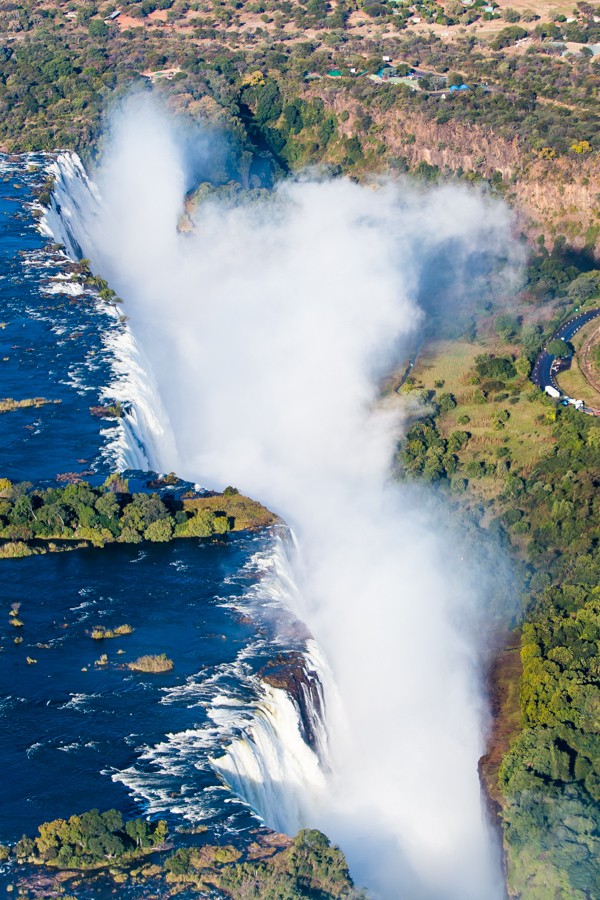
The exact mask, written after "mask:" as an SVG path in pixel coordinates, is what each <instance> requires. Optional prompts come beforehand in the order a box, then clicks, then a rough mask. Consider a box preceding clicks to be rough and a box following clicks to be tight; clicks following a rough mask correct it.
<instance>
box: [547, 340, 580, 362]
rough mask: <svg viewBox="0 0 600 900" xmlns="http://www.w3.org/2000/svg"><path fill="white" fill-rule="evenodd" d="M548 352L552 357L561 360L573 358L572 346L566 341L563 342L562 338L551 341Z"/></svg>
mask: <svg viewBox="0 0 600 900" xmlns="http://www.w3.org/2000/svg"><path fill="white" fill-rule="evenodd" d="M546 350H547V351H548V353H550V355H551V356H556V357H557V358H560V359H565V358H569V357H571V356H573V348H572V346H571V345H570V344H568V343H567V342H566V341H563V340H561V339H560V338H556V339H555V340H553V341H549V342H548V346H547V347H546Z"/></svg>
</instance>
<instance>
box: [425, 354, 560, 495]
mask: <svg viewBox="0 0 600 900" xmlns="http://www.w3.org/2000/svg"><path fill="white" fill-rule="evenodd" d="M509 352H510V348H509V347H506V346H505V345H504V344H500V343H493V344H492V345H488V344H486V345H485V346H483V345H481V344H474V343H470V342H467V341H452V342H451V341H435V342H432V343H430V344H428V345H427V346H426V347H425V348H424V350H423V352H422V354H421V356H420V357H419V359H418V360H417V362H416V364H415V368H414V371H413V377H414V378H415V382H416V384H417V385H418V386H422V387H424V388H427V389H429V390H436V391H438V393H439V392H440V391H443V392H449V393H452V394H454V396H455V398H456V401H457V404H458V405H457V407H456V408H455V409H452V410H450V411H449V412H447V413H445V414H444V415H442V416H440V419H439V425H440V431H441V433H442V434H443V435H444V437H447V436H448V435H449V434H450V433H451V432H452V431H456V430H459V429H465V430H466V431H468V432H469V433H470V434H471V439H470V440H469V443H468V444H467V445H466V447H465V448H464V450H463V451H462V452H461V459H462V460H463V462H465V463H468V462H469V461H470V460H484V459H486V458H493V459H496V457H497V451H498V450H499V449H500V448H502V447H505V448H506V449H507V450H508V451H509V454H510V458H511V460H512V461H513V464H514V466H515V467H518V468H522V469H524V470H525V471H528V470H530V469H531V468H532V467H533V466H534V465H535V464H536V463H537V462H538V460H539V459H541V458H542V457H543V456H545V455H546V453H547V452H548V450H549V449H550V448H551V447H552V446H553V444H554V442H555V441H554V438H553V436H552V431H551V426H552V420H553V417H552V411H551V410H548V409H547V408H546V407H545V406H544V405H542V402H541V401H536V400H535V399H533V400H530V399H528V397H529V396H531V395H532V385H531V382H530V381H529V379H527V378H518V377H517V378H514V379H512V380H511V381H510V382H509V383H508V388H509V391H508V392H509V397H508V398H506V399H505V400H503V401H501V402H495V400H494V399H493V398H492V397H489V398H488V400H487V401H486V402H484V403H478V402H476V397H477V394H478V390H479V387H480V386H479V385H473V384H471V383H470V380H471V375H472V374H473V370H474V366H475V357H476V356H478V355H479V354H481V353H495V354H496V355H503V354H504V353H506V354H507V355H508V353H509ZM513 353H514V348H513ZM442 381H443V383H444V384H443V387H441V388H439V387H436V382H438V384H439V382H442ZM501 409H504V410H507V411H508V413H509V415H510V418H509V420H508V421H507V422H506V424H505V427H504V428H502V429H498V430H496V429H495V428H494V424H493V419H492V417H493V415H494V413H497V412H498V411H499V410H501ZM463 416H468V418H469V421H468V422H467V423H461V422H460V421H459V419H460V418H461V417H463ZM488 481H489V482H490V483H489V484H486V482H488ZM494 481H495V479H482V481H481V485H480V488H481V489H480V490H479V493H481V494H484V495H488V496H493V495H494V493H495V492H496V491H497V485H496V486H494V484H493V482H494Z"/></svg>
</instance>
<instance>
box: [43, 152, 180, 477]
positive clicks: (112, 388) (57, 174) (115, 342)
mask: <svg viewBox="0 0 600 900" xmlns="http://www.w3.org/2000/svg"><path fill="white" fill-rule="evenodd" d="M47 172H48V174H49V175H51V176H52V177H53V179H54V190H53V194H52V199H51V203H50V206H49V207H48V209H47V210H46V211H45V212H44V215H43V216H42V218H41V220H40V226H39V227H40V230H41V231H42V233H43V234H45V235H46V236H47V237H49V238H51V239H52V240H53V241H54V242H55V243H57V244H60V245H62V246H63V247H64V250H65V253H66V254H67V256H68V257H69V258H70V259H71V260H72V261H73V262H77V261H79V260H81V259H83V258H85V259H88V260H90V261H91V263H92V266H93V268H94V271H95V272H98V271H99V267H100V268H101V257H99V255H98V251H97V248H96V246H95V244H94V239H93V236H92V234H91V230H90V223H91V222H93V221H94V220H95V219H96V218H97V217H98V215H99V213H100V211H101V208H102V198H101V196H100V193H99V191H98V188H97V187H96V185H95V184H94V182H93V181H92V179H91V178H89V177H88V175H87V173H86V171H85V168H84V166H83V163H82V162H81V160H80V158H79V157H78V156H77V154H76V153H71V152H68V153H60V154H58V155H57V156H56V158H55V159H53V160H52V161H51V162H50V163H49V165H48V166H47ZM114 311H115V315H117V316H119V315H121V309H120V308H119V307H117V305H116V304H115V310H114ZM123 312H124V310H123ZM122 318H123V320H124V321H123V322H122V327H121V328H118V329H110V330H109V331H107V333H106V334H105V335H104V336H103V339H104V343H105V346H106V348H107V350H108V351H109V353H110V357H111V370H112V378H111V382H110V384H109V385H106V386H105V388H104V389H103V391H102V392H101V398H102V399H104V400H107V401H109V402H112V403H114V402H115V401H120V402H121V403H122V404H123V410H124V415H123V416H122V417H121V418H120V419H119V420H118V422H117V425H118V429H117V436H116V438H113V439H112V440H111V442H110V444H109V446H108V448H107V451H106V453H105V456H106V457H107V458H108V461H109V463H110V464H112V465H113V466H114V467H115V468H116V469H119V470H121V471H122V470H124V469H140V470H144V469H156V470H161V468H162V466H163V465H164V466H165V467H168V466H169V459H172V458H173V455H174V454H173V442H172V436H171V432H170V429H169V419H168V416H167V413H166V410H165V409H164V407H163V404H162V403H161V400H160V396H159V392H158V389H157V386H156V381H155V379H154V377H153V374H152V369H151V366H150V365H149V363H148V360H147V359H146V357H145V355H144V353H143V350H142V349H141V347H140V346H139V344H138V342H137V341H136V340H135V337H134V335H133V333H132V331H131V329H130V328H129V327H128V326H127V323H126V316H122ZM166 470H168V468H167V469H166Z"/></svg>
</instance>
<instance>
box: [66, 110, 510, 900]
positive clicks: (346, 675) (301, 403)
mask: <svg viewBox="0 0 600 900" xmlns="http://www.w3.org/2000/svg"><path fill="white" fill-rule="evenodd" d="M67 180H68V179H67ZM99 184H100V188H101V198H100V203H99V204H98V202H97V197H95V198H94V200H93V203H92V200H91V199H90V201H89V202H90V208H89V209H86V208H85V204H82V205H78V214H82V218H83V221H82V223H81V227H79V228H77V227H76V236H77V243H78V244H79V245H80V246H81V248H82V251H83V252H84V253H85V255H86V256H88V257H89V258H91V259H92V262H93V264H94V266H95V269H96V270H97V271H98V272H99V273H100V274H102V275H103V276H104V277H107V278H108V279H109V281H110V283H111V285H112V286H113V287H115V289H117V290H118V291H119V293H121V294H122V295H123V296H124V297H125V298H126V300H127V312H128V314H129V315H130V318H131V328H132V331H133V334H134V335H135V336H136V339H137V342H138V344H139V345H141V346H142V347H143V349H144V354H145V359H146V360H147V363H148V365H149V367H150V371H151V372H152V373H153V376H154V378H155V380H156V388H157V390H158V392H159V395H160V398H161V402H162V406H163V409H166V410H167V411H168V416H169V417H168V419H166V418H165V419H162V414H161V421H162V422H163V424H164V425H165V432H167V433H166V434H164V435H163V436H161V437H160V438H159V439H158V440H156V441H155V452H156V456H157V458H158V459H159V460H160V465H161V467H162V468H167V467H168V468H174V469H177V471H178V472H179V473H180V474H182V475H184V476H186V477H189V478H193V479H195V480H197V479H198V478H201V479H202V480H203V481H205V482H206V481H208V480H211V481H212V483H214V484H217V485H218V484H220V485H225V484H227V483H231V482H233V483H237V484H238V485H239V486H240V487H242V488H244V489H245V490H247V491H248V492H251V493H254V494H255V495H257V496H259V497H260V498H261V499H263V500H265V501H266V502H267V503H269V504H270V505H271V506H274V507H275V508H277V509H279V510H281V511H282V512H283V514H284V515H285V517H286V518H287V519H288V520H289V521H291V522H292V524H293V526H294V530H295V531H296V532H297V534H298V538H299V544H300V550H301V554H300V556H301V559H300V562H299V564H298V566H297V574H296V575H295V578H296V579H299V590H297V589H296V588H293V589H292V593H294V594H295V597H294V600H293V604H294V605H298V606H299V608H300V605H301V608H300V612H301V614H302V618H304V619H305V620H306V621H308V623H309V625H310V627H311V629H312V631H313V632H314V633H315V636H316V638H317V639H318V641H319V643H320V644H321V645H322V646H323V647H324V649H325V651H326V654H327V659H328V663H329V664H330V665H331V668H332V671H333V674H334V677H335V682H336V690H338V691H339V699H340V703H339V707H338V706H337V704H334V705H333V708H331V707H330V705H329V704H326V705H327V712H328V743H329V750H330V754H331V760H332V772H331V773H329V774H328V773H325V772H324V771H323V769H321V770H320V771H319V769H318V768H317V769H314V768H312V762H313V761H315V760H316V757H315V758H314V759H313V757H311V756H307V755H306V754H305V753H304V751H303V750H302V749H301V748H299V747H298V746H297V745H296V744H295V740H296V732H300V727H299V718H298V716H297V714H295V720H296V725H295V726H293V719H294V715H292V713H293V712H294V710H293V706H292V704H291V701H288V700H286V701H285V702H284V701H282V702H281V703H280V702H279V700H281V698H277V694H276V699H277V702H275V700H274V698H273V696H272V695H271V696H269V694H268V692H267V695H266V697H265V700H264V701H263V703H262V706H260V704H259V707H260V708H259V709H258V710H257V716H256V718H254V719H253V722H252V726H251V729H249V730H248V732H246V734H245V735H241V737H240V741H239V743H238V744H235V745H234V746H232V747H231V748H230V749H229V751H228V753H227V754H226V755H225V757H224V758H221V760H220V761H219V762H216V763H215V764H217V765H220V766H221V771H223V772H224V773H226V774H227V776H228V777H229V778H230V779H231V781H232V782H234V783H235V784H237V788H238V789H239V790H243V791H245V792H246V793H247V794H249V795H250V796H251V797H252V799H253V801H254V802H255V803H257V804H259V803H260V804H263V808H261V809H260V810H259V811H260V812H261V814H262V815H263V816H264V817H265V819H266V818H267V810H268V809H269V808H270V807H272V806H273V805H274V803H275V801H274V799H273V798H277V799H276V802H277V804H278V805H279V804H280V803H281V804H282V805H281V810H282V811H283V812H284V813H285V815H286V816H288V817H289V821H288V822H287V824H285V823H283V824H285V827H286V829H291V830H293V828H295V827H296V824H297V823H298V822H302V824H306V825H313V826H316V827H323V828H324V829H325V830H326V831H327V832H328V833H330V834H331V836H332V837H334V838H335V839H337V840H339V841H340V842H341V843H342V847H343V849H345V850H346V851H347V853H348V855H349V858H350V862H351V865H352V867H353V871H354V872H355V873H356V874H357V877H358V878H359V880H363V879H364V880H365V881H366V882H367V883H368V884H369V886H370V887H371V888H372V889H374V890H375V891H376V892H378V894H379V895H381V896H382V897H388V898H392V897H393V898H395V897H397V896H399V895H402V894H404V895H405V896H408V897H410V898H411V900H417V898H427V900H432V898H433V900H457V898H461V900H483V898H484V897H485V898H486V900H488V898H489V900H491V898H495V897H497V896H500V894H501V887H500V874H499V869H498V866H497V859H496V858H495V854H494V849H493V847H492V846H491V843H490V839H489V836H488V834H487V833H486V829H485V826H484V824H483V821H482V810H481V802H480V796H479V784H478V778H477V768H476V766H477V759H478V756H479V755H480V753H481V751H482V747H483V737H482V731H483V727H484V726H483V721H484V705H483V701H482V699H481V690H480V686H479V680H478V677H479V676H478V666H477V652H476V647H477V639H476V634H475V632H476V621H477V620H476V617H475V616H474V615H473V609H474V607H476V604H477V602H478V601H479V596H480V594H479V591H478V587H477V584H476V582H477V573H475V577H473V578H469V571H470V570H471V569H473V568H474V567H475V560H473V559H470V560H468V561H467V562H463V561H462V560H461V559H460V558H458V557H457V554H456V553H455V552H453V550H454V548H453V547H452V546H448V545H447V543H446V542H445V540H444V538H443V536H442V535H441V533H440V531H439V529H438V527H437V523H436V521H435V519H434V518H432V516H431V515H430V514H429V513H428V511H427V509H426V508H425V507H424V506H423V504H422V503H420V502H416V501H415V499H414V497H413V496H412V495H411V494H410V493H409V492H407V491H405V490H402V489H399V488H398V487H394V486H392V485H390V484H389V482H388V475H387V473H388V470H389V462H390V457H391V455H392V452H393V447H394V442H395V439H396V436H397V434H398V415H397V412H394V410H391V409H389V408H387V407H383V408H382V407H377V392H378V387H377V380H378V377H379V376H381V375H382V374H384V373H385V372H386V371H387V366H388V365H389V361H390V359H391V358H392V357H393V353H394V350H395V348H396V347H397V344H398V341H399V339H401V338H402V336H403V335H406V334H407V333H408V332H409V331H410V330H411V329H412V328H414V326H415V324H416V322H417V321H418V318H419V312H418V309H417V307H416V304H415V297H416V296H417V294H418V290H419V285H420V284H421V283H422V282H423V281H425V280H429V281H431V279H432V278H433V279H434V276H435V271H436V266H437V267H439V269H440V271H443V273H444V275H447V274H448V272H450V271H451V272H453V273H454V275H453V277H454V289H455V291H456V292H460V291H461V290H462V282H461V278H470V277H472V275H471V273H470V272H469V270H468V264H469V260H470V259H471V258H472V257H473V255H474V254H476V253H477V252H482V251H483V250H486V251H489V252H491V253H492V254H493V255H495V256H497V257H498V258H501V257H502V256H503V255H506V254H507V253H509V252H510V251H511V248H512V245H511V243H510V237H509V219H508V216H507V214H506V212H505V211H504V210H503V209H502V207H500V206H498V205H492V204H489V203H486V202H484V201H482V200H481V199H480V198H478V197H475V196H473V195H472V194H469V193H467V192H464V191H460V190H458V189H455V188H452V189H446V190H440V191H437V192H431V193H426V194H423V193H418V192H414V191H412V190H410V189H409V188H408V187H405V188H404V189H403V193H398V191H397V189H395V188H392V187H389V186H383V187H381V188H380V189H379V190H378V191H370V190H368V189H365V188H361V187H359V186H356V185H352V184H349V183H348V182H345V181H343V180H340V181H337V182H332V183H327V182H312V183H311V182H307V183H299V184H298V183H296V184H291V185H288V186H283V187H282V188H280V189H279V190H278V191H277V192H276V202H275V204H270V205H264V204H263V205H258V206H254V207H250V208H242V209H233V210H232V209H229V210H224V209H221V208H219V207H218V206H215V205H212V206H210V205H209V206H207V207H205V208H204V210H203V213H202V219H201V222H200V227H199V230H198V233H197V234H196V235H194V236H182V235H178V233H177V230H176V225H177V219H178V215H179V211H180V208H181V200H182V196H183V192H184V190H185V187H186V186H187V185H186V180H185V177H184V175H183V161H182V157H181V156H180V155H179V153H178V149H177V140H176V136H175V135H174V134H173V133H172V132H171V130H170V127H169V125H168V124H165V122H164V121H162V120H161V119H160V117H159V116H157V115H156V114H155V113H153V112H150V113H148V110H147V109H143V110H142V112H141V114H140V113H139V110H135V109H134V110H133V111H132V110H131V109H130V110H129V111H128V112H127V114H126V115H125V117H124V119H123V120H122V121H121V123H120V125H119V127H118V128H117V130H116V133H115V136H114V143H113V147H112V150H111V153H110V154H109V158H108V160H107V161H106V162H105V164H104V167H103V170H102V171H101V173H100V182H99ZM65 194H66V195H68V188H66V190H65ZM91 196H92V194H91V193H90V197H91ZM63 205H64V201H63ZM92 206H93V209H92V208H91V207H92ZM75 218H76V217H75V216H74V215H73V216H71V222H73V221H74V219H75ZM434 280H435V279H434ZM445 296H446V297H449V296H450V292H449V291H448V289H447V287H446V293H445ZM448 302H450V301H448ZM155 408H157V407H155ZM169 433H172V437H173V441H172V442H170V441H169V440H168V436H169ZM326 700H327V698H326ZM288 702H289V704H290V705H287V703H288ZM282 707H283V708H282ZM294 728H295V730H294ZM275 732H277V734H276V736H275ZM282 739H283V742H284V743H285V744H286V748H285V750H284V749H283V748H281V747H277V742H281V741H282ZM292 746H293V747H294V749H293V750H292V749H291V748H292ZM294 767H296V768H295V770H294ZM267 773H268V774H267ZM278 773H280V774H278ZM298 773H300V774H298ZM311 773H312V774H311ZM317 773H318V774H317ZM313 776H314V777H313ZM322 779H324V780H322ZM300 783H304V784H305V787H306V786H310V789H308V788H307V789H305V791H304V794H303V796H302V798H301V799H302V804H299V803H298V802H297V798H298V792H299V789H298V787H297V786H298V784H300ZM321 785H323V792H321ZM269 792H270V793H269ZM319 795H320V796H321V798H322V799H321V800H319V799H318V796H319ZM269 798H270V799H269ZM281 798H284V799H283V800H282V799H281ZM285 798H287V799H285Z"/></svg>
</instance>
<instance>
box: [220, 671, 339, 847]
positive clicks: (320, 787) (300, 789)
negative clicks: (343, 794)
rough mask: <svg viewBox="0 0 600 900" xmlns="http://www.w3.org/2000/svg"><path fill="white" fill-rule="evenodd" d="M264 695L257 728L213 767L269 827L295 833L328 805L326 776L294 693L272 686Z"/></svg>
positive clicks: (257, 710)
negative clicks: (304, 728) (300, 718)
mask: <svg viewBox="0 0 600 900" xmlns="http://www.w3.org/2000/svg"><path fill="white" fill-rule="evenodd" d="M263 692H264V697H263V699H262V700H261V701H260V702H259V703H258V704H257V705H256V706H255V707H254V710H253V712H254V716H253V721H252V723H251V725H250V726H249V727H247V728H246V729H245V732H244V734H242V735H241V736H240V737H239V738H237V739H236V740H235V741H233V742H232V744H231V745H230V747H229V749H228V750H227V752H226V753H225V754H224V755H223V756H220V757H213V758H212V763H213V765H214V767H215V769H216V770H217V771H218V772H219V773H220V774H221V775H222V776H223V778H224V779H225V781H226V782H227V783H228V784H229V785H230V786H231V788H232V789H233V790H234V791H235V792H236V794H238V795H239V796H240V797H242V798H243V799H245V800H246V801H247V802H248V803H249V804H250V806H251V807H252V808H253V809H255V810H258V811H259V812H260V814H261V816H262V818H263V819H264V821H265V822H266V823H267V824H268V825H269V827H271V828H274V829H275V830H276V831H283V832H288V833H292V834H295V833H296V832H297V831H298V830H299V829H300V828H302V827H304V826H305V825H306V823H307V822H308V821H309V820H310V817H311V814H312V812H313V811H314V808H315V805H318V804H322V803H323V801H324V797H325V792H326V781H325V774H324V772H323V769H322V767H321V764H320V761H319V758H318V756H317V754H316V753H315V752H314V751H313V750H311V748H310V747H309V746H308V745H307V744H306V742H305V741H304V740H303V738H302V736H301V734H300V730H299V727H298V709H297V707H296V706H295V705H294V702H293V701H292V699H291V698H290V696H289V694H288V693H287V692H286V691H285V690H283V689H281V688H272V687H269V685H264V686H263ZM213 717H214V712H213Z"/></svg>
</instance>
